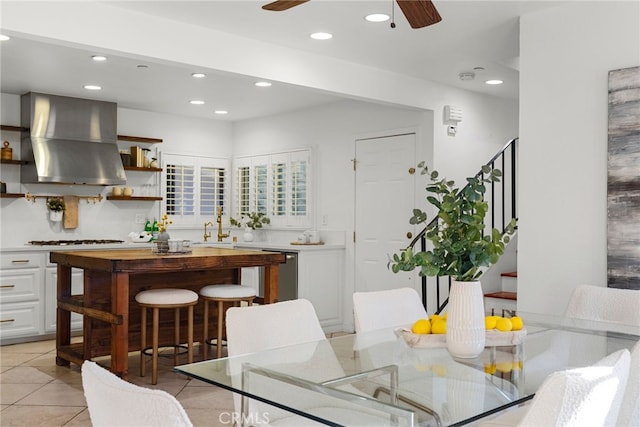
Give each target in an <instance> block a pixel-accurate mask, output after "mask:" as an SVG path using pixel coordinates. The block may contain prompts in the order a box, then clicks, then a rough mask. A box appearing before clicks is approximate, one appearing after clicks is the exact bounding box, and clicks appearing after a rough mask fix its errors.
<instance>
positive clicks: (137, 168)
mask: <svg viewBox="0 0 640 427" xmlns="http://www.w3.org/2000/svg"><path fill="white" fill-rule="evenodd" d="M124 170H126V171H138V172H162V168H145V167H139V166H125V167H124Z"/></svg>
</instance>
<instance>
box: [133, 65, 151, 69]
mask: <svg viewBox="0 0 640 427" xmlns="http://www.w3.org/2000/svg"><path fill="white" fill-rule="evenodd" d="M136 68H140V69H143V70H144V69H145V68H149V66H148V65H144V64H140V65H136Z"/></svg>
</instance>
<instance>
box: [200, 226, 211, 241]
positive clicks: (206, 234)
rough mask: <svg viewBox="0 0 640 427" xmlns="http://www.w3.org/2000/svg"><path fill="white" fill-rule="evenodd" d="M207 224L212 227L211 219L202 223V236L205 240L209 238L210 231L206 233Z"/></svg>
mask: <svg viewBox="0 0 640 427" xmlns="http://www.w3.org/2000/svg"><path fill="white" fill-rule="evenodd" d="M207 225H210V226H212V227H213V223H212V222H211V221H209V222H205V223H204V236H202V237H203V238H204V241H205V242H206V241H207V240H208V239H209V237H211V232H208V233H207Z"/></svg>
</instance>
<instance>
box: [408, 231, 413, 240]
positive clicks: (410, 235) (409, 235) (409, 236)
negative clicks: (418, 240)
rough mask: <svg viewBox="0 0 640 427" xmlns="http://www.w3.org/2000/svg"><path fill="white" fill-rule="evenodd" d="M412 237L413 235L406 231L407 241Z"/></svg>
mask: <svg viewBox="0 0 640 427" xmlns="http://www.w3.org/2000/svg"><path fill="white" fill-rule="evenodd" d="M412 237H413V234H412V233H411V232H410V231H407V239H410V238H412Z"/></svg>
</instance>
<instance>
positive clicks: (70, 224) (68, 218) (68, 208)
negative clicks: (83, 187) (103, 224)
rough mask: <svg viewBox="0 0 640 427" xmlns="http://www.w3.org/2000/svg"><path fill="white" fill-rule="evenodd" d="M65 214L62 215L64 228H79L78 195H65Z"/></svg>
mask: <svg viewBox="0 0 640 427" xmlns="http://www.w3.org/2000/svg"><path fill="white" fill-rule="evenodd" d="M63 199H64V204H65V210H64V216H63V217H62V226H63V227H64V228H78V203H79V201H80V198H79V197H78V196H64V197H63Z"/></svg>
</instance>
